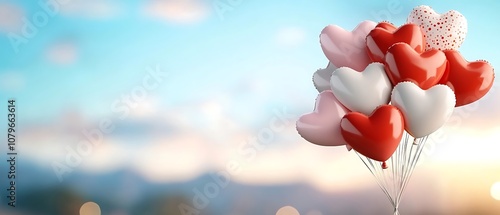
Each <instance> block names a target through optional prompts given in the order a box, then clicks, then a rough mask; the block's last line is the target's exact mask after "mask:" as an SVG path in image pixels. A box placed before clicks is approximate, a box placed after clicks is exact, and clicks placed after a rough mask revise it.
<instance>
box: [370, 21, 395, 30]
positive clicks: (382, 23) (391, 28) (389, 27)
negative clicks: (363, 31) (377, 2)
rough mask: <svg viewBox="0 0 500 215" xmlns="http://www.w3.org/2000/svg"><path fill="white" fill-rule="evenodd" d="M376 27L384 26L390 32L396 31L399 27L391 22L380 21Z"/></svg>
mask: <svg viewBox="0 0 500 215" xmlns="http://www.w3.org/2000/svg"><path fill="white" fill-rule="evenodd" d="M375 28H383V29H385V30H387V31H389V32H394V31H395V30H396V29H398V28H397V27H396V26H394V25H393V24H392V23H390V22H380V23H378V24H377V26H375Z"/></svg>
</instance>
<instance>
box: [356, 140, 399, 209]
mask: <svg viewBox="0 0 500 215" xmlns="http://www.w3.org/2000/svg"><path fill="white" fill-rule="evenodd" d="M354 152H356V155H358V157H359V159H360V160H361V161H363V164H364V165H365V166H366V168H368V170H370V173H372V175H373V176H374V178H375V181H376V182H377V184H378V185H379V187H380V188H381V189H382V192H384V194H385V195H386V196H387V198H388V199H389V201H390V202H391V204H392V206H393V207H395V205H394V201H393V199H392V198H391V196H390V195H389V193H387V190H386V189H384V186H383V185H382V184H381V183H380V179H379V177H378V176H377V174H376V172H375V168H370V165H368V161H370V159H369V158H366V161H365V159H363V157H364V156H362V155H360V154H359V153H358V152H357V151H356V150H354ZM371 166H372V167H374V166H373V165H371Z"/></svg>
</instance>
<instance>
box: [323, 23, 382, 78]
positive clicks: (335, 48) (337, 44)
mask: <svg viewBox="0 0 500 215" xmlns="http://www.w3.org/2000/svg"><path fill="white" fill-rule="evenodd" d="M376 25H377V23H375V22H372V21H363V22H361V23H360V24H359V25H358V26H356V28H354V30H352V32H350V31H346V30H344V29H343V28H341V27H339V26H336V25H329V26H326V27H325V28H324V29H323V31H321V35H320V43H321V49H323V53H325V56H326V57H327V58H328V60H330V62H331V63H333V65H335V66H336V67H344V66H345V67H350V68H353V69H355V70H358V71H361V70H363V69H364V68H365V67H366V66H367V65H368V64H370V63H371V60H370V57H368V54H367V53H366V50H365V39H366V35H368V33H369V32H370V31H371V30H372V29H373V28H375V26H376Z"/></svg>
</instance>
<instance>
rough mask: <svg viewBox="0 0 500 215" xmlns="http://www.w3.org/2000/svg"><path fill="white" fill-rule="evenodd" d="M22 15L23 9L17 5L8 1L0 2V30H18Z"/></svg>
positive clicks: (14, 31)
mask: <svg viewBox="0 0 500 215" xmlns="http://www.w3.org/2000/svg"><path fill="white" fill-rule="evenodd" d="M24 16H25V14H24V11H23V10H22V8H20V7H19V6H17V5H14V4H9V3H0V32H3V33H9V32H13V33H18V32H20V31H21V28H22V25H23V22H22V19H23V17H24Z"/></svg>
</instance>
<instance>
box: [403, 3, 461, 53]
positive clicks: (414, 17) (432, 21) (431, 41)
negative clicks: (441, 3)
mask: <svg viewBox="0 0 500 215" xmlns="http://www.w3.org/2000/svg"><path fill="white" fill-rule="evenodd" d="M407 22H409V23H413V24H416V25H419V26H420V28H422V31H423V32H424V34H425V40H426V43H427V47H426V49H427V50H429V49H432V48H435V49H438V50H445V49H458V48H460V45H462V43H463V42H464V40H465V36H466V35H467V19H465V17H464V16H463V15H462V14H461V13H459V12H458V11H455V10H450V11H448V12H446V13H444V14H439V13H437V12H436V11H434V10H433V9H432V8H431V7H429V6H426V5H421V6H418V7H415V8H413V10H412V11H411V13H410V15H409V16H408V19H407Z"/></svg>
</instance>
